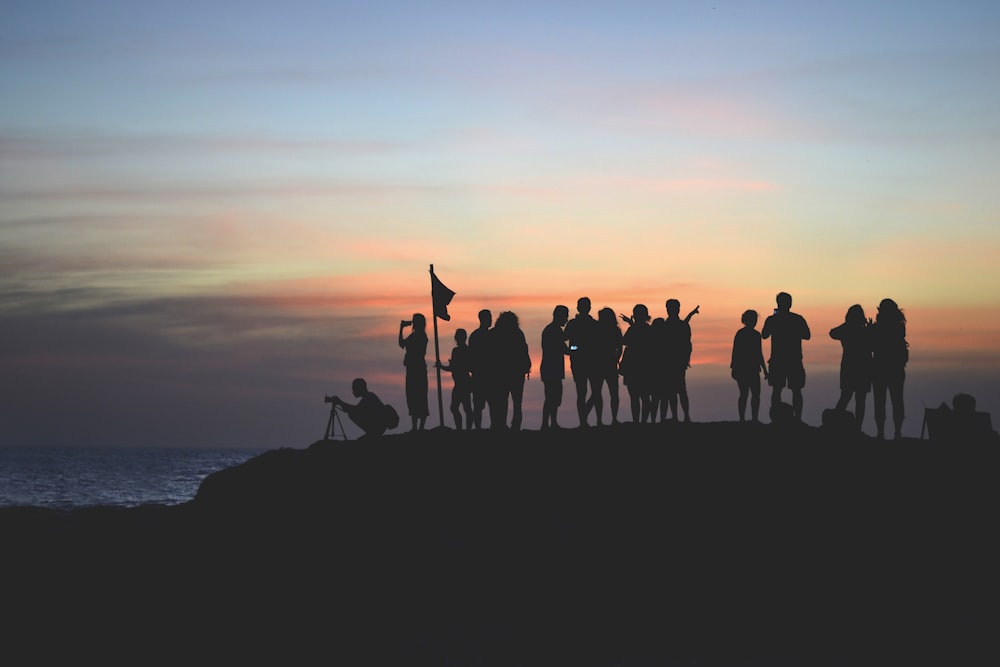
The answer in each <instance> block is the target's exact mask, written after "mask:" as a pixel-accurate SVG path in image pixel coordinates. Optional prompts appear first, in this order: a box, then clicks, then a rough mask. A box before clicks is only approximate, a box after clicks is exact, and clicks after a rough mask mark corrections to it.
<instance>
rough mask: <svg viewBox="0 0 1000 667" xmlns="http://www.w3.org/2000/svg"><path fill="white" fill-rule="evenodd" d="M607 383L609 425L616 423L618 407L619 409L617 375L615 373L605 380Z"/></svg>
mask: <svg viewBox="0 0 1000 667" xmlns="http://www.w3.org/2000/svg"><path fill="white" fill-rule="evenodd" d="M606 381H607V383H608V399H609V400H610V403H611V423H612V424H617V423H618V407H619V405H618V404H619V402H620V398H619V394H618V374H617V373H615V374H614V375H612V376H609V377H608V378H607V380H606Z"/></svg>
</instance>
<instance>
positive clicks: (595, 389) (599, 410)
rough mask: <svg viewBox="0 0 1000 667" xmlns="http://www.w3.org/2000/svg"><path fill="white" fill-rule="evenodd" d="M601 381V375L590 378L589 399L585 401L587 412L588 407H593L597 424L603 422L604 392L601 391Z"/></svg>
mask: <svg viewBox="0 0 1000 667" xmlns="http://www.w3.org/2000/svg"><path fill="white" fill-rule="evenodd" d="M603 383H604V379H603V378H601V377H597V376H595V377H592V378H590V400H588V401H587V412H588V413H589V412H590V409H591V408H593V410H594V415H595V416H596V417H597V425H598V426H600V425H602V424H603V423H604V394H603V392H602V391H601V385H602V384H603Z"/></svg>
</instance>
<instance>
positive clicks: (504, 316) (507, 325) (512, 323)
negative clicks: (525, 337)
mask: <svg viewBox="0 0 1000 667" xmlns="http://www.w3.org/2000/svg"><path fill="white" fill-rule="evenodd" d="M518 326H519V323H518V320H517V315H515V314H514V313H513V312H512V311H510V310H505V311H503V312H502V313H500V314H499V315H497V325H496V328H497V329H516V328H517V327H518Z"/></svg>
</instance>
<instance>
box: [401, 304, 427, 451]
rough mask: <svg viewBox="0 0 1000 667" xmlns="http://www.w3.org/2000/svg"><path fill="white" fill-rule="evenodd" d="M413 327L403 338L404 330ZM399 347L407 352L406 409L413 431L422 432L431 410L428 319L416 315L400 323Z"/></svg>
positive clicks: (405, 360) (405, 358) (404, 360)
mask: <svg viewBox="0 0 1000 667" xmlns="http://www.w3.org/2000/svg"><path fill="white" fill-rule="evenodd" d="M406 327H412V330H411V331H410V335H409V336H406V337H403V329H405V328H406ZM399 346H400V347H401V348H403V350H405V354H404V355H403V366H404V367H405V368H406V407H407V409H408V411H409V413H410V420H411V423H412V426H411V428H410V430H411V431H422V430H424V427H425V425H426V424H427V416H428V414H430V408H429V407H428V404H427V359H426V357H427V318H426V317H424V316H423V315H422V314H421V313H414V314H413V319H412V320H401V321H400V323H399Z"/></svg>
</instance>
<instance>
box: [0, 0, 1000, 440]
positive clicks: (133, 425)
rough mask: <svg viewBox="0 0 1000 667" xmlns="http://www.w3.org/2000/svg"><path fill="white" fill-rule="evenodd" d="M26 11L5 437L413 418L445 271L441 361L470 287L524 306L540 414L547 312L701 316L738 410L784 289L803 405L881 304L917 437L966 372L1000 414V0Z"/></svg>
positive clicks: (1, 350) (227, 432)
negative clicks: (900, 338)
mask: <svg viewBox="0 0 1000 667" xmlns="http://www.w3.org/2000/svg"><path fill="white" fill-rule="evenodd" d="M0 7H2V17H3V18H2V20H0V378H2V379H0V446H4V445H49V444H94V445H98V444H108V445H119V446H152V445H171V446H188V445H190V446H214V445H217V446H249V447H268V448H270V447H304V446H307V445H309V444H310V443H312V442H313V441H314V440H316V439H318V438H319V437H321V436H322V435H323V432H324V429H325V426H326V418H327V414H328V407H329V406H327V405H326V404H324V402H323V397H324V395H326V394H339V395H341V396H344V397H348V398H349V397H350V381H351V379H352V378H354V377H357V376H363V377H366V378H367V379H368V380H369V384H370V385H371V386H372V388H373V389H374V390H375V391H376V393H378V394H379V395H380V396H382V397H383V398H385V399H387V400H389V401H390V402H392V403H394V404H395V405H396V407H397V408H398V409H399V412H400V413H401V415H403V424H402V425H401V426H402V427H403V428H405V427H408V418H407V417H406V408H405V402H404V400H403V397H402V392H403V367H402V357H403V354H402V351H401V350H400V349H399V347H398V345H397V341H396V336H397V332H398V326H399V321H400V319H403V318H406V319H409V317H410V316H411V315H412V314H413V313H414V312H423V313H425V314H427V315H428V316H429V315H430V313H431V310H430V279H429V274H428V267H429V265H430V264H433V265H434V267H435V270H436V273H437V275H438V276H439V277H440V279H441V280H442V281H443V282H444V283H445V284H446V285H447V286H448V287H450V288H451V289H452V290H454V291H455V292H456V293H457V295H456V296H455V299H454V301H453V302H452V305H451V308H450V311H451V313H452V319H451V321H440V322H439V332H440V349H441V355H442V358H443V359H444V360H446V359H447V357H448V354H449V352H450V350H451V347H452V345H453V344H454V341H453V334H454V331H455V328H456V327H464V328H466V329H468V330H469V331H471V330H472V329H473V328H475V326H476V312H477V311H478V310H479V309H480V308H484V307H485V308H490V309H491V310H492V311H493V313H494V315H496V314H499V312H501V311H503V310H513V311H514V312H516V313H517V314H518V316H519V317H520V320H521V325H522V328H523V329H524V331H525V334H526V336H527V338H528V341H529V344H530V346H531V352H532V356H533V358H534V361H535V363H534V369H533V372H532V374H531V378H530V379H529V381H528V385H527V398H526V408H525V427H526V428H530V429H535V428H538V426H539V425H540V423H541V415H540V400H541V399H540V397H541V383H540V380H539V379H538V375H537V368H538V362H539V360H540V345H539V339H540V335H541V330H542V327H543V326H544V325H545V324H546V323H547V322H548V321H549V319H550V317H551V312H552V308H553V306H555V305H556V304H565V305H567V306H569V307H570V310H571V313H572V312H574V311H575V305H576V300H577V298H578V297H580V296H583V295H586V296H589V297H590V298H591V300H592V301H593V304H594V310H595V312H596V310H597V309H599V308H601V307H603V306H610V307H612V308H614V309H615V310H616V311H617V312H620V313H628V312H631V308H632V306H633V305H634V304H636V303H645V304H647V305H648V306H649V308H650V311H651V313H652V315H653V316H654V317H655V316H661V315H663V314H664V302H665V300H666V299H667V298H671V297H673V298H677V299H679V300H680V301H681V307H682V312H685V313H686V312H687V311H688V310H689V309H690V308H693V307H694V306H695V305H700V306H701V314H700V315H698V316H696V317H695V318H694V320H693V321H692V328H693V339H694V340H693V342H694V360H693V366H692V368H691V369H690V370H689V372H688V382H689V387H690V393H691V410H692V417H693V419H695V420H696V421H717V420H731V419H735V418H736V386H735V383H734V382H733V381H732V379H731V378H730V377H729V370H728V363H729V354H730V349H731V345H732V338H733V335H734V333H735V332H736V330H737V329H738V328H739V327H740V314H741V313H742V312H743V311H744V310H746V309H748V308H753V309H756V310H757V311H758V312H759V313H761V322H763V317H764V316H765V315H766V314H768V313H769V312H771V310H772V309H773V308H774V296H775V294H776V293H777V292H779V291H787V292H789V293H791V294H792V296H793V298H794V303H793V307H792V309H793V310H794V311H795V312H798V313H800V314H802V315H803V316H804V317H805V318H806V320H807V321H808V323H809V325H810V327H811V329H812V334H813V337H812V340H811V341H809V342H807V343H805V345H804V349H805V364H806V370H807V374H808V380H807V385H806V388H805V390H804V396H805V411H804V418H805V421H807V422H809V423H811V424H814V425H818V424H819V423H820V415H821V412H822V409H823V408H826V407H832V405H833V403H834V402H835V401H836V396H837V393H838V389H837V367H838V364H839V359H840V345H839V343H838V342H837V341H834V340H832V339H830V337H829V335H828V332H829V330H830V329H831V328H833V327H834V326H836V325H838V324H840V323H841V322H842V321H843V318H844V313H845V312H846V310H847V308H848V307H849V306H850V305H852V304H854V303H859V304H861V305H862V306H863V307H864V308H865V311H866V314H868V315H869V316H874V314H875V307H876V305H877V304H878V302H879V301H880V300H881V299H882V298H884V297H891V298H893V299H895V300H896V301H897V302H898V303H899V304H900V306H901V307H902V308H903V310H904V311H905V312H906V314H907V317H908V319H909V325H908V331H909V340H910V345H911V357H910V365H909V367H908V376H907V384H906V396H907V411H908V414H907V421H906V424H905V426H904V434H905V435H909V436H914V437H916V436H919V435H920V430H921V419H922V414H923V408H924V406H929V407H934V406H937V405H938V404H940V403H941V402H943V401H947V402H950V401H951V398H952V396H953V395H954V394H955V393H956V392H959V391H964V392H968V393H972V394H973V395H974V396H975V397H976V398H977V402H978V407H979V409H980V410H984V411H989V412H992V413H993V415H994V423H996V422H998V421H1000V339H998V336H997V332H998V331H1000V215H998V213H1000V157H998V156H1000V3H996V2H989V1H983V2H968V1H962V0H958V1H955V2H920V1H912V0H911V1H909V2H902V1H899V2H877V3H872V2H853V1H846V2H839V3H809V2H778V1H775V2H756V1H747V2H735V1H727V0H716V1H711V2H709V1H705V2H700V1H688V2H670V1H663V0H660V1H658V2H634V1H629V0H624V1H619V2H586V1H580V0H577V1H575V2H562V1H558V2H538V1H537V0H536V1H535V2H516V1H515V2H505V3H497V2H475V1H469V2H380V1H378V0H373V1H368V2H357V3H354V2H350V3H347V2H330V1H324V2H319V1H317V2H303V1H299V0H286V1H283V2H254V1H252V0H244V1H241V2H211V1H208V2H206V1H205V0H199V1H198V2H189V1H187V0H176V1H174V2H169V3H149V2H134V1H131V0H130V1H124V0H123V1H119V2H110V1H104V0H93V1H89V2H83V1H69V0H63V1H57V2H50V1H47V0H32V1H31V2H27V1H21V0H4V1H3V2H2V5H0ZM758 328H759V327H758ZM768 347H769V346H768V344H767V342H765V355H766V354H767V352H768ZM433 356H434V351H433V341H432V344H431V348H430V351H429V355H428V358H429V359H428V361H429V363H432V362H433ZM430 375H431V413H432V414H431V417H430V419H429V420H428V425H429V426H436V425H438V405H437V396H436V389H435V387H436V384H435V377H434V373H433V371H431V374H430ZM442 383H443V388H444V399H445V402H447V400H448V395H449V391H450V388H451V380H450V378H449V377H448V376H447V375H445V376H444V377H443V378H442ZM767 391H768V390H767V389H765V396H767ZM622 397H623V404H622V410H621V416H622V417H623V418H626V419H628V408H627V392H626V390H625V389H624V388H623V389H622ZM573 400H574V391H573V388H572V383H571V382H570V381H569V380H567V382H566V399H565V401H564V404H563V407H562V409H561V411H560V421H561V422H562V423H563V425H566V426H575V425H576V423H577V420H576V415H575V412H574V407H573ZM765 402H766V400H765ZM444 412H445V421H446V423H447V424H449V425H450V424H451V417H450V415H449V414H448V411H447V404H446V405H445V410H444ZM872 412H873V411H872V402H871V397H869V403H868V414H869V417H868V421H867V423H866V425H865V430H866V431H867V432H869V433H874V425H873V423H872V421H871V415H872ZM348 431H349V435H351V436H352V437H353V436H354V435H357V431H356V429H354V428H353V427H352V426H350V425H348Z"/></svg>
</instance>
